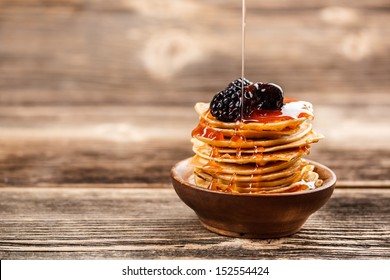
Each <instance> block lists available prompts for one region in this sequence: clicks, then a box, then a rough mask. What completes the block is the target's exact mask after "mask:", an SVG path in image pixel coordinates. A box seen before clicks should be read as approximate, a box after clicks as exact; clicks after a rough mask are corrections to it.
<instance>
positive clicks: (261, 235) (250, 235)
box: [199, 219, 302, 239]
mask: <svg viewBox="0 0 390 280" xmlns="http://www.w3.org/2000/svg"><path fill="white" fill-rule="evenodd" d="M199 221H200V223H201V225H202V226H203V227H204V228H206V229H207V230H209V231H211V232H214V233H217V234H219V235H223V236H229V237H238V238H247V239H269V238H280V237H286V236H290V235H293V234H294V233H297V232H298V231H300V230H301V228H302V227H301V226H299V227H297V228H294V229H291V230H288V231H284V232H280V231H278V232H235V231H229V230H226V229H221V228H217V227H215V226H212V225H210V224H207V223H206V222H205V221H204V220H201V219H199Z"/></svg>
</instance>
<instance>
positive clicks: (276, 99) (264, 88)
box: [256, 83, 283, 110]
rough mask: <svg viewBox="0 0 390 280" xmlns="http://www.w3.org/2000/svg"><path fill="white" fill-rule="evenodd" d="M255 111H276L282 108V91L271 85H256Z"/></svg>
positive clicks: (278, 87)
mask: <svg viewBox="0 0 390 280" xmlns="http://www.w3.org/2000/svg"><path fill="white" fill-rule="evenodd" d="M256 85H257V91H256V97H257V98H256V99H257V109H263V110H277V109H280V108H282V106H283V90H282V88H281V87H280V86H278V85H276V84H273V83H267V84H262V83H257V84H256Z"/></svg>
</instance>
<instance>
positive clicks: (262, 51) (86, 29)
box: [0, 0, 390, 186]
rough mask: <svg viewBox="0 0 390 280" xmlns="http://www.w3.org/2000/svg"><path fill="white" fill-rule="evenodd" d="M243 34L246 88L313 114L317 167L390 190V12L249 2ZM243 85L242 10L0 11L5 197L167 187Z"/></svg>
mask: <svg viewBox="0 0 390 280" xmlns="http://www.w3.org/2000/svg"><path fill="white" fill-rule="evenodd" d="M246 30H247V34H246V68H245V72H246V77H247V78H248V79H250V80H252V81H262V82H274V83H277V84H279V85H281V86H282V87H283V89H284V91H285V95H286V96H289V97H293V98H296V99H303V100H307V101H310V102H312V103H313V104H314V108H315V114H316V119H315V122H314V127H315V128H316V130H317V131H319V132H321V133H323V134H325V136H326V140H324V141H322V142H320V143H319V144H316V145H315V146H314V147H313V155H312V156H313V158H314V159H316V160H320V161H322V162H323V163H325V164H327V165H329V166H331V167H332V168H334V169H335V170H336V171H339V172H341V174H340V175H339V179H340V180H341V181H343V180H347V179H348V180H349V179H354V180H363V179H364V180H366V179H367V180H378V179H387V173H388V171H389V168H390V162H389V160H388V158H389V156H390V148H388V147H387V146H388V143H389V140H390V129H389V124H390V122H389V120H390V113H389V110H388V106H389V105H390V97H389V90H390V77H389V76H390V75H389V74H390V2H389V1H388V0H356V1H355V0H342V1H336V0H321V1H308V0H290V1H285V0H265V1H254V0H253V1H251V0H247V29H246ZM240 75H241V1H240V0H224V1H221V0H207V1H206V0H198V1H195V0H180V1H179V0H163V1H160V0H145V1H140V0H117V1H104V0H0V107H1V108H0V145H1V152H0V164H1V170H0V174H1V178H0V180H1V184H3V185H29V184H31V185H39V186H41V185H42V186H45V185H47V184H64V185H69V184H89V183H93V182H99V183H105V184H131V183H137V184H143V183H146V184H148V186H150V185H151V184H153V183H157V182H160V181H161V180H163V181H164V182H166V184H169V169H170V167H171V165H172V164H174V163H175V162H176V161H177V160H180V159H182V158H184V157H187V156H191V154H192V152H191V144H190V142H189V141H190V133H191V130H192V129H193V128H194V127H195V126H196V122H197V115H196V114H195V112H194V111H193V106H194V104H195V103H196V102H199V101H203V102H209V101H210V100H211V98H212V97H213V95H214V94H215V93H216V92H217V91H219V90H221V89H223V88H224V87H226V85H227V84H228V83H229V82H230V81H232V80H234V79H236V78H238V77H239V76H240ZM345 151H349V152H347V153H345ZM373 158H375V159H377V161H376V163H375V164H373V165H372V166H370V167H368V168H367V162H368V161H370V160H372V159H373ZM135 167H136V168H135ZM145 174H148V176H145Z"/></svg>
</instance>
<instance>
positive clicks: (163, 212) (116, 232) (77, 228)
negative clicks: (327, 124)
mask: <svg viewBox="0 0 390 280" xmlns="http://www.w3.org/2000/svg"><path fill="white" fill-rule="evenodd" d="M0 197H1V204H0V214H1V217H2V218H1V220H0V225H1V226H0V257H1V259H11V258H12V259H30V258H33V259H42V258H43V259H45V258H50V259H68V258H77V259H101V258H127V259H144V258H152V259H155V258H208V259H217V258H228V259H230V258H233V259H234V258H240V259H252V258H255V259H257V258H267V259H313V258H314V259H386V258H389V257H390V254H389V252H390V250H389V249H390V244H389V235H390V225H389V223H388V217H389V214H390V208H389V199H390V191H389V190H350V189H344V190H343V189H336V190H335V193H334V195H333V197H332V198H331V200H330V201H329V202H328V204H327V205H326V206H325V207H324V208H322V209H321V210H320V211H318V212H317V213H316V214H314V215H313V216H312V217H311V218H309V220H308V221H307V223H306V224H305V226H304V228H303V229H302V231H300V232H299V233H297V234H294V235H293V236H291V237H287V238H280V239H274V240H245V239H233V238H227V237H222V236H219V235H216V234H214V233H211V232H208V231H207V230H205V229H203V228H202V227H201V226H200V224H199V223H198V221H197V218H196V215H195V214H194V213H193V212H192V210H190V209H189V208H188V207H186V206H185V205H184V204H183V203H182V202H181V201H180V200H179V199H178V198H177V196H176V194H175V193H174V191H173V190H163V189H160V190H151V189H149V190H146V189H120V190H118V189H115V190H110V189H93V190H91V189H61V190H58V189H57V190H56V189H35V188H29V189H23V190H20V189H16V188H3V189H0Z"/></svg>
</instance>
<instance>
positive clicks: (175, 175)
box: [171, 157, 337, 197]
mask: <svg viewBox="0 0 390 280" xmlns="http://www.w3.org/2000/svg"><path fill="white" fill-rule="evenodd" d="M191 158H192V157H189V158H186V159H184V160H181V161H179V162H177V163H176V164H175V165H174V166H173V167H172V169H171V178H172V179H173V180H175V181H177V182H178V183H180V184H182V185H186V186H187V187H190V188H192V189H194V190H196V191H203V192H207V193H210V194H219V195H227V196H246V197H281V196H301V195H310V194H313V193H317V192H321V191H324V190H326V189H329V188H331V187H333V186H334V185H335V183H336V180H337V177H336V174H335V173H334V172H333V170H331V169H330V168H329V167H327V166H325V165H323V164H321V163H318V162H316V161H314V160H308V159H305V160H307V161H308V162H309V163H311V164H313V165H314V166H315V168H318V169H323V170H326V171H327V172H329V173H330V175H331V176H330V178H329V180H328V181H324V182H326V184H324V185H322V186H321V187H319V188H316V189H314V190H307V191H300V192H291V193H272V194H264V193H226V192H220V191H214V190H209V189H204V188H200V187H198V186H196V185H194V184H191V183H190V182H188V181H186V180H185V179H184V178H183V177H182V176H180V175H179V174H178V171H177V166H179V165H180V164H184V163H185V162H186V161H187V162H188V161H189V160H190V159H191Z"/></svg>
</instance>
